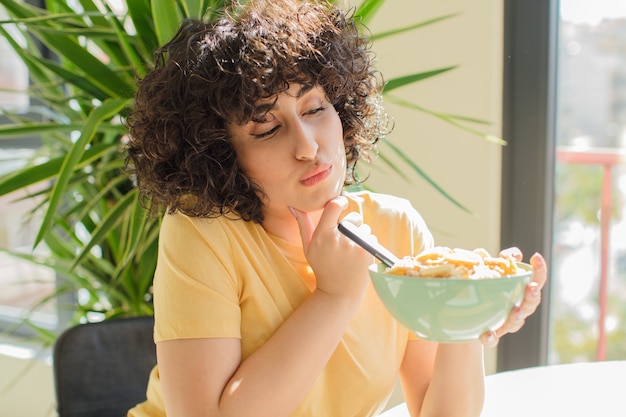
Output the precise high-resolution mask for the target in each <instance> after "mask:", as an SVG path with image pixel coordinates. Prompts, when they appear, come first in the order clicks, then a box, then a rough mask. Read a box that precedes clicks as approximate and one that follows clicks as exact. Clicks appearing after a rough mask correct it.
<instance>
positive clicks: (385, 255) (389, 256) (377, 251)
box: [337, 221, 400, 268]
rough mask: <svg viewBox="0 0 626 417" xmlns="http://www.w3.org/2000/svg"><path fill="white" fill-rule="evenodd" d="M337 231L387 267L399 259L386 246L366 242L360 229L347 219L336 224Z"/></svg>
mask: <svg viewBox="0 0 626 417" xmlns="http://www.w3.org/2000/svg"><path fill="white" fill-rule="evenodd" d="M337 227H338V229H339V231H340V232H341V233H343V234H344V235H346V236H347V237H348V238H349V239H351V240H352V241H353V242H354V243H356V244H357V245H359V246H361V247H362V248H363V249H365V250H366V251H368V252H369V253H371V254H372V255H374V256H375V257H376V258H377V259H379V260H380V261H381V262H382V263H384V264H385V265H387V266H388V267H390V268H391V267H392V266H394V265H395V264H396V263H398V262H399V261H400V259H398V257H397V256H395V255H394V254H393V253H391V252H390V251H389V250H388V249H387V248H385V247H384V246H383V245H381V244H380V243H378V242H368V241H367V240H366V239H365V237H364V236H363V235H362V233H361V231H360V230H359V229H358V227H356V226H355V225H354V223H350V222H348V221H343V222H339V225H338V226H337Z"/></svg>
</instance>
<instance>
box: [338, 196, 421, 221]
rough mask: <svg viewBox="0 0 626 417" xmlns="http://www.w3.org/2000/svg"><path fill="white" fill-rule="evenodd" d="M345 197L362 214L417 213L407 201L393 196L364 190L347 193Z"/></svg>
mask: <svg viewBox="0 0 626 417" xmlns="http://www.w3.org/2000/svg"><path fill="white" fill-rule="evenodd" d="M345 195H346V197H347V198H348V200H350V201H351V202H352V203H353V204H354V205H356V206H358V207H359V208H360V211H361V212H363V214H365V212H367V211H374V212H379V213H380V214H384V213H387V214H390V215H398V214H401V213H417V210H415V208H414V207H413V205H412V204H411V202H410V201H409V200H407V199H406V198H402V197H398V196H395V195H391V194H383V193H376V192H372V191H366V190H363V191H355V192H347V193H345Z"/></svg>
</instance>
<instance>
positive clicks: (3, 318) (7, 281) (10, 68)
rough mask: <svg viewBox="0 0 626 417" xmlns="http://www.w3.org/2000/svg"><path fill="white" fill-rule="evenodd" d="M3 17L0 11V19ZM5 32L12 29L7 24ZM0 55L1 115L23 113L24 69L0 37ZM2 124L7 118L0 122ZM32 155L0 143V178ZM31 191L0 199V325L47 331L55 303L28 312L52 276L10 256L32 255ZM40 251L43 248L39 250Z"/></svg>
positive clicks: (51, 285) (49, 287) (16, 144)
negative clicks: (29, 324)
mask: <svg viewBox="0 0 626 417" xmlns="http://www.w3.org/2000/svg"><path fill="white" fill-rule="evenodd" d="M6 18H7V16H6V14H5V12H4V9H2V8H1V7H0V20H4V19H6ZM3 28H5V29H6V30H7V31H9V32H11V31H12V30H13V27H12V26H11V25H4V26H3ZM0 56H1V57H2V58H1V59H0V116H2V113H3V111H10V112H13V113H23V112H26V111H27V110H28V106H29V104H30V102H29V97H28V95H27V94H26V91H27V89H28V82H29V80H28V71H27V69H26V66H25V65H24V64H23V63H22V62H21V60H20V59H19V57H18V56H17V55H16V54H15V53H14V52H13V49H12V48H11V46H10V44H9V43H8V41H7V40H6V39H5V38H4V37H3V36H0ZM2 122H6V118H1V119H0V123H2ZM33 152H34V150H33V149H28V148H27V146H26V145H21V144H20V141H19V140H8V141H0V176H2V175H6V174H8V173H10V172H12V171H14V170H16V169H18V168H20V167H21V166H22V165H23V164H24V163H25V162H26V160H27V159H28V158H29V157H31V156H32V154H33ZM35 192H37V190H36V189H30V190H20V191H18V192H15V193H13V194H10V195H6V196H3V197H0V327H2V328H3V329H9V330H10V329H13V328H14V326H15V323H19V321H20V320H21V319H23V318H26V317H29V318H30V319H31V320H32V321H33V322H34V323H35V324H37V325H40V326H43V327H45V328H48V329H54V328H55V327H56V325H57V322H58V320H57V313H56V304H55V303H54V301H52V302H49V303H45V304H44V305H42V306H41V308H38V309H37V310H36V313H35V314H30V313H29V312H30V310H31V309H32V308H33V307H34V306H35V305H36V304H37V303H38V302H39V301H41V300H42V299H44V298H45V297H46V296H48V295H50V294H52V293H53V292H54V291H55V285H56V284H55V275H54V272H53V271H52V270H51V269H49V268H45V267H41V266H38V265H36V264H34V263H32V262H28V261H25V260H22V259H20V258H19V257H16V256H12V255H11V253H12V252H19V253H25V254H29V255H30V254H33V250H32V248H33V242H34V238H35V236H36V233H37V229H38V225H39V223H40V221H41V219H40V218H38V217H33V216H31V214H30V213H31V210H32V209H33V208H34V207H35V205H36V204H37V202H36V201H35V199H30V198H29V199H25V200H22V198H23V197H25V196H26V195H28V193H35ZM41 250H44V249H37V251H41Z"/></svg>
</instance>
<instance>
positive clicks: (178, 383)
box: [128, 0, 546, 417]
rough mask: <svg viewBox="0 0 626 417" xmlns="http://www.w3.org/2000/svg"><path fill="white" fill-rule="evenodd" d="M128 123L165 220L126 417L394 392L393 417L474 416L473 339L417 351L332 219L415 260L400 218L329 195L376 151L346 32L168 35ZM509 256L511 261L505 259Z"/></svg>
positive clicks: (141, 180)
mask: <svg viewBox="0 0 626 417" xmlns="http://www.w3.org/2000/svg"><path fill="white" fill-rule="evenodd" d="M157 56H158V60H157V65H156V68H155V69H154V70H153V71H152V72H151V73H149V74H148V75H147V76H146V77H145V78H144V79H143V80H141V82H140V84H139V90H138V93H137V96H136V105H135V108H134V110H133V113H132V115H131V117H130V118H129V125H130V133H131V140H130V144H129V148H128V157H129V159H128V161H129V164H130V165H131V166H132V168H133V169H134V171H135V174H136V178H137V184H138V187H139V189H140V190H141V192H142V193H143V194H144V195H145V196H146V199H147V201H149V202H150V204H151V205H152V208H154V209H156V210H158V209H161V208H165V209H166V213H165V214H164V217H163V222H162V228H161V234H160V251H159V262H158V266H157V271H156V275H155V278H154V307H155V318H156V325H155V341H156V344H157V356H158V365H157V367H156V368H155V369H154V371H153V372H152V375H151V377H150V381H149V387H148V399H147V401H146V402H145V403H142V404H139V405H138V406H137V407H135V408H133V409H132V410H131V411H130V412H129V415H130V416H132V417H156V416H159V417H161V416H168V417H179V416H181V417H200V416H203V417H210V416H246V417H247V416H271V417H278V416H298V417H300V416H324V417H343V416H359V417H361V416H373V415H376V414H378V413H380V411H381V410H382V409H383V408H384V406H385V404H386V401H387V400H388V399H389V396H390V395H391V393H392V391H393V389H394V386H395V384H396V381H397V380H398V376H399V377H400V380H401V382H402V388H403V392H404V396H405V398H406V401H407V404H408V408H409V410H410V412H411V415H413V416H422V417H424V416H434V415H438V416H441V415H447V416H455V417H462V416H478V415H479V414H480V411H481V408H482V404H483V396H484V394H483V382H484V371H483V344H489V345H494V344H495V343H497V340H498V338H499V337H501V336H502V335H504V334H505V333H507V332H512V331H516V330H518V329H519V328H520V327H521V326H522V324H523V322H524V319H525V317H527V316H528V315H530V314H532V312H533V311H534V310H535V309H536V307H537V305H538V304H539V301H540V290H541V287H542V286H543V283H544V281H545V279H546V269H545V265H544V262H543V259H542V257H541V256H540V255H538V254H536V255H534V256H533V257H532V259H531V262H532V264H533V265H534V267H535V269H536V271H535V272H536V274H535V281H534V282H533V283H532V284H530V285H529V287H528V290H527V292H526V296H525V300H524V302H523V304H522V305H521V306H520V307H519V308H517V309H515V310H514V311H513V312H512V314H511V316H510V318H509V320H508V321H507V322H506V323H505V324H504V325H503V326H502V328H500V329H498V330H497V331H496V332H491V333H489V334H486V335H485V337H484V338H483V339H482V342H481V341H475V342H471V343H460V344H437V343H433V342H429V341H425V340H419V339H418V338H417V337H416V336H415V335H413V334H411V333H410V332H409V331H408V330H406V329H405V328H403V327H402V326H401V325H399V324H398V323H397V322H396V321H395V320H394V319H393V318H392V317H391V316H390V315H389V314H388V313H387V311H386V310H385V308H384V307H383V306H382V304H381V303H380V301H379V300H378V298H377V296H376V293H375V292H374V290H373V289H372V287H371V285H370V284H369V275H368V271H367V267H368V265H370V264H371V263H372V262H373V259H372V257H371V256H370V255H369V254H367V253H366V252H365V251H364V250H363V249H361V248H360V247H358V246H356V245H354V244H353V243H352V242H351V241H349V240H348V239H347V238H346V237H344V236H342V235H341V234H340V233H339V232H338V230H337V224H338V222H339V221H340V220H342V219H344V218H346V219H349V220H350V221H352V222H354V223H356V224H357V225H360V227H361V228H364V229H366V230H369V228H371V231H372V233H373V234H374V235H375V236H376V238H377V239H378V240H379V241H380V242H381V243H383V244H384V245H385V246H387V247H388V248H389V249H391V251H393V252H395V253H396V254H398V255H400V256H403V255H413V254H416V253H418V252H420V251H422V250H423V249H426V248H428V247H431V246H433V239H432V236H431V234H430V232H429V231H428V228H427V227H426V225H425V224H424V221H423V220H422V218H421V217H420V215H419V214H418V212H417V211H416V210H415V209H414V208H413V207H412V206H411V205H410V204H409V203H408V202H407V201H405V200H403V199H400V198H396V197H393V196H388V195H381V194H375V193H370V192H357V193H349V192H346V191H344V186H345V185H347V184H350V183H353V182H355V181H357V180H358V178H355V164H356V163H357V160H358V159H359V158H368V157H369V154H370V152H372V151H373V148H374V145H375V143H376V141H377V140H378V139H379V138H380V137H382V136H383V135H385V134H387V133H388V130H389V129H388V123H387V120H386V118H385V114H384V112H383V110H382V108H381V106H380V104H381V100H380V92H381V85H382V83H381V80H380V77H379V76H378V74H377V73H376V72H375V71H374V70H373V67H372V61H371V59H372V56H371V51H370V50H369V49H368V41H367V40H366V39H365V38H363V37H362V36H360V35H359V33H358V31H357V27H356V24H355V22H354V21H353V19H352V17H351V16H350V15H349V14H347V13H346V12H344V11H342V10H341V9H339V8H336V7H334V6H332V5H330V4H327V3H323V2H313V1H311V2H304V1H298V0H281V1H262V0H261V1H256V0H255V1H251V2H249V4H247V5H245V6H244V5H238V6H235V7H233V8H232V9H229V10H226V11H224V12H223V13H222V15H221V17H220V18H219V19H216V20H214V21H212V22H208V23H204V22H199V21H186V22H184V24H183V25H182V26H181V28H180V30H179V32H178V33H177V34H176V36H175V37H174V38H173V39H172V41H171V42H169V43H168V44H167V45H165V46H164V47H162V48H161V49H160V50H159V51H158V55H157ZM518 255H519V256H520V257H521V254H518Z"/></svg>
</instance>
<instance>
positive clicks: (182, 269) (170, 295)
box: [154, 214, 241, 342]
mask: <svg viewBox="0 0 626 417" xmlns="http://www.w3.org/2000/svg"><path fill="white" fill-rule="evenodd" d="M207 236H210V237H211V238H210V239H207ZM235 276H236V274H235V273H234V266H233V262H232V254H231V251H230V250H229V241H228V239H227V236H226V234H225V232H224V230H223V229H222V228H221V227H220V225H219V223H218V222H215V221H212V220H211V219H195V218H189V217H187V216H184V215H182V214H174V215H166V216H165V217H164V219H163V222H162V225H161V231H160V234H159V257H158V262H157V268H156V273H155V277H154V310H155V334H154V338H155V342H159V341H163V340H169V339H186V338H206V337H234V338H240V337H241V333H240V321H241V312H240V308H239V290H238V285H237V280H236V278H235Z"/></svg>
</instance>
